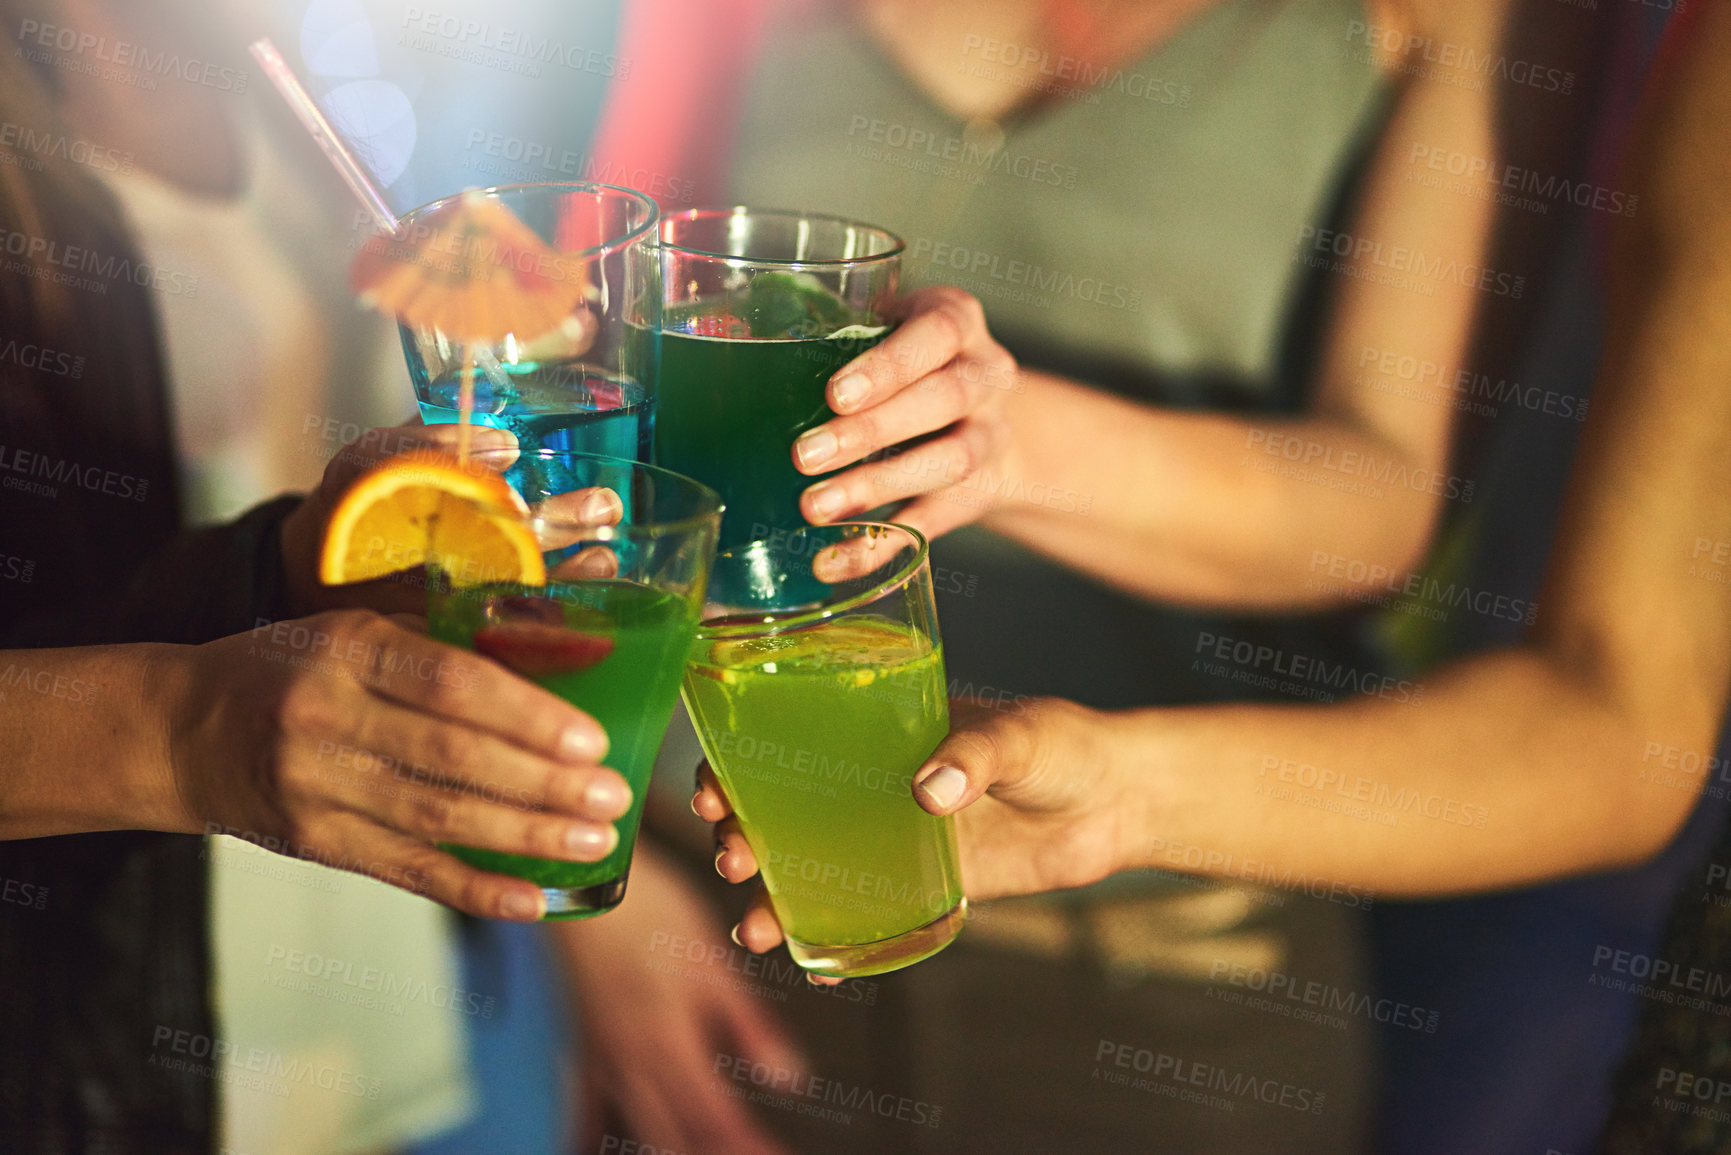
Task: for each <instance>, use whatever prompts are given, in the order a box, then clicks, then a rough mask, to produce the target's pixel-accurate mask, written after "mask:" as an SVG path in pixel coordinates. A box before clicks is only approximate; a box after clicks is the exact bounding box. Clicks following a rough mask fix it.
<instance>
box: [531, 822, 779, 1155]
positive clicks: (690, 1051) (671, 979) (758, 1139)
mask: <svg viewBox="0 0 1731 1155" xmlns="http://www.w3.org/2000/svg"><path fill="white" fill-rule="evenodd" d="M554 933H555V934H556V935H557V936H558V939H559V945H560V950H561V953H562V955H563V956H564V958H565V962H566V969H567V970H568V972H569V973H570V976H571V980H572V984H573V986H574V987H575V988H576V992H577V1001H578V1003H579V1005H580V1009H581V1011H582V1015H583V1027H584V1030H585V1032H586V1036H587V1038H586V1040H585V1044H584V1048H583V1061H584V1065H585V1068H586V1071H587V1073H588V1074H589V1075H590V1076H591V1077H592V1078H593V1080H594V1081H595V1084H596V1089H597V1090H598V1091H599V1092H600V1094H601V1095H602V1096H603V1097H604V1098H605V1099H606V1100H608V1101H610V1102H611V1103H612V1104H613V1105H614V1106H615V1107H616V1108H617V1113H618V1114H619V1115H621V1116H623V1118H624V1122H625V1124H626V1125H627V1127H628V1129H629V1135H628V1137H629V1138H631V1139H635V1140H637V1141H638V1142H640V1143H642V1144H644V1145H645V1150H648V1149H650V1148H654V1149H657V1150H665V1151H669V1152H672V1151H680V1152H688V1153H689V1155H699V1153H701V1152H715V1153H716V1155H734V1153H736V1152H737V1153H740V1155H782V1153H784V1152H785V1151H786V1148H784V1147H783V1146H782V1145H781V1144H780V1143H778V1142H776V1141H775V1139H774V1138H773V1137H772V1136H770V1134H769V1133H768V1132H767V1131H765V1130H764V1129H763V1128H762V1127H761V1126H759V1125H758V1123H757V1121H756V1120H755V1119H754V1118H753V1117H752V1115H751V1112H750V1111H749V1110H748V1109H747V1108H746V1106H745V1105H744V1104H743V1103H741V1102H739V1101H738V1100H737V1099H732V1098H729V1097H728V1096H727V1095H726V1094H724V1093H723V1092H722V1090H721V1085H720V1081H719V1079H718V1077H717V1076H716V1074H715V1068H716V1065H717V1057H718V1056H720V1055H726V1056H729V1057H731V1058H735V1059H745V1060H749V1061H752V1062H759V1063H767V1064H769V1066H770V1067H772V1068H778V1067H779V1068H781V1069H783V1070H787V1071H803V1070H804V1068H805V1062H804V1060H803V1059H802V1058H801V1057H800V1055H799V1054H798V1053H797V1051H796V1050H795V1049H794V1046H793V1044H792V1043H791V1042H790V1041H789V1039H788V1037H787V1034H786V1032H785V1030H784V1029H783V1027H782V1025H781V1023H780V1022H778V1021H777V1019H776V1017H775V1014H774V1012H773V1011H772V1010H771V1009H770V1008H769V1007H768V1006H766V1005H765V1004H764V1003H762V1002H761V1001H759V1000H758V999H757V997H756V996H754V995H751V994H748V993H746V992H745V991H743V990H740V989H738V988H737V987H736V986H734V985H732V984H730V983H729V982H728V981H727V980H728V979H729V978H731V977H732V976H731V975H730V972H728V971H726V970H724V969H722V968H721V967H719V966H715V965H712V964H709V963H705V962H701V961H690V960H689V944H701V945H702V946H703V947H704V948H705V949H706V950H707V949H709V948H715V949H720V950H724V951H725V950H731V949H732V944H731V943H729V942H728V941H727V935H726V934H725V933H724V932H723V931H722V929H721V923H720V922H719V920H717V919H716V918H715V917H714V915H712V914H711V913H710V912H709V910H708V909H706V907H705V905H704V902H703V900H702V898H701V897H699V896H698V895H697V894H696V893H694V892H693V891H692V890H691V888H690V887H689V886H688V885H687V884H686V882H685V880H684V879H682V878H681V877H680V876H679V874H678V873H677V871H676V870H675V868H674V867H672V866H671V865H670V864H669V863H667V862H665V861H664V860H663V859H662V858H661V856H660V855H659V854H657V853H656V852H655V851H654V850H653V848H652V847H651V846H650V845H649V844H646V843H640V844H639V845H638V847H637V853H636V854H635V856H634V857H633V861H632V863H631V885H630V888H629V889H628V890H627V891H626V894H625V901H624V902H623V903H621V904H620V905H619V907H618V908H617V909H615V910H614V911H612V912H611V913H609V914H608V915H607V916H606V917H605V918H599V919H592V920H589V921H586V922H580V923H578V922H572V923H561V924H558V925H557V926H556V927H555V930H554ZM673 943H679V944H681V946H682V947H686V948H687V956H686V957H684V958H676V957H675V956H674V955H673V954H671V953H670V948H671V944H673ZM663 966H666V967H669V968H670V969H671V970H672V972H673V973H667V972H666V971H664V970H663V969H661V968H662V967H663ZM709 979H716V980H720V981H714V982H711V981H705V980H709ZM622 1138H624V1137H622Z"/></svg>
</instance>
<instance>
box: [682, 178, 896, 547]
mask: <svg viewBox="0 0 1731 1155" xmlns="http://www.w3.org/2000/svg"><path fill="white" fill-rule="evenodd" d="M740 216H753V217H781V218H785V219H788V220H796V221H826V222H828V223H830V224H837V225H846V226H848V227H849V228H856V229H863V230H865V231H867V232H873V233H877V234H878V235H880V236H882V237H885V238H887V239H888V240H889V242H890V247H889V248H888V249H886V250H884V251H883V252H881V253H873V254H872V255H871V256H869V257H817V258H808V259H805V260H797V259H788V258H782V257H747V256H742V255H740V254H739V253H718V252H714V251H713V250H710V249H700V248H698V247H697V246H695V245H681V244H676V243H674V242H673V241H670V240H668V239H667V237H666V236H665V235H664V234H665V233H666V231H667V226H668V225H671V224H673V223H674V222H675V221H698V220H708V219H719V218H721V217H740ZM655 235H656V239H657V240H658V241H659V242H660V244H661V249H662V251H663V252H672V253H685V254H687V255H689V256H695V257H708V258H710V259H711V260H717V261H730V262H733V263H736V264H742V265H768V266H773V267H775V268H779V269H838V268H856V267H859V266H862V265H874V264H877V263H879V262H882V261H892V260H896V259H899V258H900V257H901V255H902V254H903V253H904V252H906V251H907V247H908V246H907V242H906V241H904V240H902V238H901V237H900V236H899V235H897V234H896V233H892V232H891V231H890V230H888V229H886V228H884V227H883V226H881V225H874V224H871V223H869V222H866V221H862V220H857V219H855V218H854V217H844V216H840V215H838V214H835V213H808V212H801V211H800V210H798V209H774V208H769V209H759V208H752V207H751V206H750V205H698V206H697V207H695V208H689V209H680V210H679V211H678V212H676V213H663V214H662V217H661V220H660V223H658V224H657V225H656V233H655ZM884 524H888V523H884Z"/></svg>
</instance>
